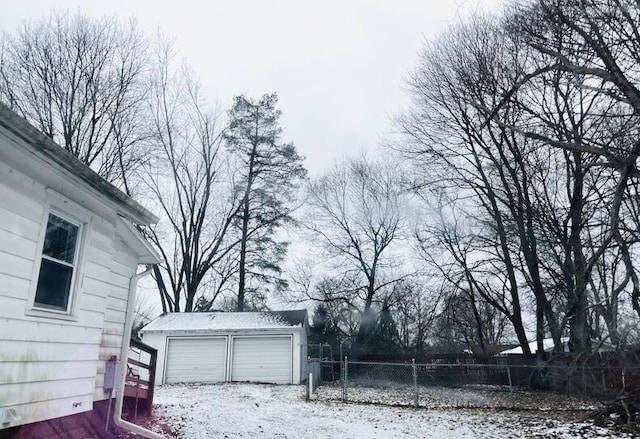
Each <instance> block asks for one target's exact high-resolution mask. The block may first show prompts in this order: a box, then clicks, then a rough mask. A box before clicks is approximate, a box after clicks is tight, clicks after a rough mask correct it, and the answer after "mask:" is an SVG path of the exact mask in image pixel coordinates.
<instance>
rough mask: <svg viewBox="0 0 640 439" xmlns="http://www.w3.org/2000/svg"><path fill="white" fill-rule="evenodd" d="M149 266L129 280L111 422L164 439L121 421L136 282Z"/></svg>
mask: <svg viewBox="0 0 640 439" xmlns="http://www.w3.org/2000/svg"><path fill="white" fill-rule="evenodd" d="M151 270H152V267H151V265H148V266H147V269H146V270H144V271H143V272H142V273H136V274H134V275H133V276H131V279H130V280H129V302H128V303H127V315H126V320H125V324H124V335H123V336H122V350H121V351H120V369H121V372H120V381H119V382H118V393H117V394H116V409H115V412H114V414H113V422H114V424H115V425H116V426H118V427H120V428H122V429H124V430H127V431H130V432H132V433H135V434H138V435H140V436H143V437H146V438H149V439H166V438H165V437H164V436H162V435H160V434H158V433H155V432H153V431H151V430H147V429H146V428H143V427H141V426H139V425H136V424H133V423H131V422H129V421H125V420H124V419H122V405H123V401H124V386H125V381H126V379H127V358H128V356H129V343H130V341H131V326H132V325H133V313H134V307H135V301H136V285H137V284H138V280H140V279H142V278H143V277H144V276H146V275H148V274H149V273H151Z"/></svg>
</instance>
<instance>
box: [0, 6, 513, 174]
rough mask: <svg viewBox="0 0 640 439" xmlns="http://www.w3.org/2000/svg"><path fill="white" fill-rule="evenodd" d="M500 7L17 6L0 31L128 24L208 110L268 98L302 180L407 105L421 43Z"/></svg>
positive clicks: (373, 136) (5, 11)
mask: <svg viewBox="0 0 640 439" xmlns="http://www.w3.org/2000/svg"><path fill="white" fill-rule="evenodd" d="M499 3H500V0H422V1H421V0H385V1H382V0H369V1H365V0H322V1H321V0H313V1H312V0H297V1H296V0H233V1H231V0H209V1H197V0H179V1H175V0H174V1H162V0H155V1H154V0H109V1H93V0H85V1H81V0H57V1H45V0H21V1H7V2H5V4H4V5H3V7H2V14H0V27H1V28H2V29H4V30H5V31H9V32H11V31H12V30H13V29H14V28H15V27H16V26H17V25H18V24H19V23H20V22H21V21H23V20H28V19H34V18H35V19H37V18H39V17H40V16H41V15H43V14H47V13H48V12H50V11H51V10H52V9H53V8H56V9H57V10H67V9H69V10H72V11H75V10H81V11H82V12H84V13H86V14H87V15H89V16H95V17H98V16H102V15H118V16H120V17H122V18H131V17H135V18H136V19H137V20H138V23H139V24H140V26H141V27H142V28H143V29H144V30H146V31H148V32H150V33H155V32H156V30H158V29H159V30H160V31H161V32H162V33H164V34H166V35H168V36H169V37H170V38H173V39H175V44H176V46H177V48H178V50H179V51H180V52H181V53H182V55H183V56H184V57H185V58H186V60H187V63H188V64H189V65H191V67H192V68H193V70H194V71H195V72H196V73H197V74H198V75H199V77H200V80H201V82H202V84H203V86H204V89H205V91H206V93H207V97H208V98H209V99H211V100H212V101H217V102H218V103H219V104H220V105H221V106H222V107H223V108H227V107H229V106H230V104H231V99H232V97H233V96H234V95H237V94H241V93H246V94H249V95H251V96H254V97H259V96H260V95H262V94H264V93H270V92H274V91H275V92H277V93H278V95H279V98H280V109H281V110H282V111H283V116H282V124H283V126H284V128H285V132H284V138H285V140H287V141H293V142H294V143H295V144H296V145H297V147H298V149H299V150H300V152H301V154H303V155H304V156H306V157H307V161H306V164H307V167H308V168H309V169H310V170H311V172H312V174H313V173H316V172H319V171H321V170H322V169H323V168H325V167H327V166H329V165H330V164H331V163H332V162H333V161H334V160H336V159H337V158H339V157H341V156H343V155H346V154H350V153H354V152H358V151H361V150H363V149H369V150H372V149H375V148H376V147H377V145H378V143H379V140H380V139H381V138H382V137H383V136H384V135H385V133H388V132H389V131H390V130H391V129H392V125H391V123H390V117H391V116H392V115H393V114H394V113H397V112H398V111H400V110H401V108H402V107H403V106H406V105H407V101H408V99H407V97H406V95H405V93H404V92H403V83H404V78H406V77H407V76H408V75H409V74H410V72H411V71H412V69H413V66H414V64H415V62H416V59H417V58H416V54H417V53H418V51H419V50H420V48H421V47H422V45H423V43H424V41H425V40H427V39H429V38H433V37H434V35H436V34H437V33H438V32H440V31H442V30H443V29H445V28H446V26H447V25H449V24H450V23H451V22H452V21H454V20H456V19H458V18H459V17H460V16H464V15H466V14H468V13H469V12H470V11H473V10H475V9H478V8H480V9H491V8H495V7H496V5H497V4H499Z"/></svg>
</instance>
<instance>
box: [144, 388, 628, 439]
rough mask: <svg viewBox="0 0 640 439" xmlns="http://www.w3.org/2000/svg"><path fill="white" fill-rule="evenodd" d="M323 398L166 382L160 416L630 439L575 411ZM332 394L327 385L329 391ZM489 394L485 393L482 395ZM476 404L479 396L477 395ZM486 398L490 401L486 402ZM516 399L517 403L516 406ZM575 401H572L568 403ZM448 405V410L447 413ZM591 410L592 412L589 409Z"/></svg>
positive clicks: (255, 429)
mask: <svg viewBox="0 0 640 439" xmlns="http://www.w3.org/2000/svg"><path fill="white" fill-rule="evenodd" d="M318 390H319V392H318V394H317V395H316V399H314V400H313V401H310V402H306V401H305V400H304V396H305V388H304V387H303V386H275V385H261V384H218V385H165V386H161V387H158V388H157V390H156V394H155V398H154V399H155V404H154V414H155V416H156V417H157V418H160V419H162V420H163V422H164V423H166V424H168V426H170V427H171V428H172V429H173V430H174V431H175V432H176V434H177V437H178V438H180V439H191V438H194V439H199V438H229V439H235V438H254V437H255V438H265V439H276V438H277V439H295V438H303V439H320V438H322V439H324V438H332V439H333V438H345V439H346V438H380V439H382V438H390V439H391V438H394V439H395V438H399V439H403V438H407V439H408V438H431V439H440V438H446V439H457V438H505V439H506V438H557V439H572V438H612V437H620V438H626V437H631V436H625V435H620V434H619V435H616V434H614V433H612V432H610V431H609V430H605V429H600V428H597V427H594V426H592V425H590V424H587V423H572V422H567V420H568V419H570V418H571V417H572V416H573V417H580V416H581V415H584V412H583V413H582V414H580V415H576V413H575V412H573V413H570V412H567V411H566V410H564V411H563V410H558V411H555V410H553V409H552V406H553V405H555V404H550V405H547V406H545V405H544V404H543V403H541V402H540V400H539V399H538V400H537V401H538V402H537V404H543V405H542V406H540V405H539V407H541V408H546V410H545V411H539V410H529V409H528V407H525V406H522V405H520V406H517V405H516V406H515V407H514V408H516V410H505V409H504V407H502V406H501V405H500V404H499V405H498V406H500V408H497V407H496V406H494V405H492V404H485V405H483V406H482V407H484V408H467V407H470V405H460V404H458V403H456V404H455V406H456V407H465V408H446V407H451V405H448V403H446V402H445V403H443V404H429V406H430V407H439V408H420V409H413V408H409V407H393V406H386V405H384V406H383V405H378V404H359V403H342V402H339V401H335V400H333V399H332V396H330V395H329V396H327V395H326V394H323V387H321V388H320V389H318ZM449 390H450V389H441V390H438V391H437V392H436V391H434V392H432V394H431V396H430V398H431V399H430V401H436V400H438V399H444V400H445V401H446V398H447V395H448V394H450V393H453V395H454V396H453V399H452V400H454V401H457V402H459V401H460V400H463V401H464V400H465V397H464V391H460V390H459V389H458V390H453V391H452V392H449ZM332 391H333V390H332V389H331V388H327V389H325V390H324V392H327V393H330V392H332ZM480 393H482V392H480ZM470 395H471V399H472V400H475V399H477V398H478V392H477V391H476V392H475V393H473V392H472V393H470ZM483 398H484V397H483ZM512 402H513V401H512ZM565 402H569V401H565ZM443 407H444V408H443ZM584 408H586V407H584Z"/></svg>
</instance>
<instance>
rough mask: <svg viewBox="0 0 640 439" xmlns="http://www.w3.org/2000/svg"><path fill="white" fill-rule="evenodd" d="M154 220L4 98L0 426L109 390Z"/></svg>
mask: <svg viewBox="0 0 640 439" xmlns="http://www.w3.org/2000/svg"><path fill="white" fill-rule="evenodd" d="M156 221H157V218H156V217H155V216H154V215H153V214H151V213H150V212H149V211H148V210H146V209H144V208H143V207H142V206H140V205H139V204H138V203H136V202H135V201H133V200H132V199H131V198H129V197H127V196H126V195H125V194H123V193H122V192H120V191H119V190H118V189H117V188H115V187H114V186H112V185H111V184H109V183H108V182H106V181H105V180H104V179H102V178H101V177H100V176H98V174H96V173H95V172H93V171H92V170H90V169H89V168H88V167H87V166H85V165H84V164H82V163H81V162H80V161H79V160H77V159H76V158H75V157H73V156H72V155H71V154H69V153H67V152H66V151H65V150H63V149H62V148H60V147H59V146H58V145H56V144H55V143H54V142H53V141H51V140H50V139H49V138H48V137H46V136H45V135H43V134H42V133H41V132H39V131H38V130H36V129H35V128H34V127H33V126H31V125H30V124H29V123H27V122H26V121H25V120H24V119H22V118H20V117H18V116H17V115H16V114H15V113H13V112H12V111H11V110H9V109H8V108H7V107H5V106H4V105H1V104H0V433H2V430H3V429H6V428H10V427H15V426H17V425H23V424H28V423H34V422H39V421H44V420H50V419H52V418H57V417H63V416H68V415H74V414H78V413H81V412H85V411H89V410H92V408H93V405H94V403H97V402H99V401H103V400H105V399H107V398H109V393H107V392H106V391H105V389H104V378H105V368H106V364H107V361H108V360H109V359H110V358H111V357H113V356H115V357H120V356H121V348H122V347H123V344H124V343H126V345H125V346H128V340H129V334H128V333H127V331H126V330H125V323H128V316H130V315H131V314H132V313H131V310H132V308H131V304H132V302H133V300H134V297H133V295H134V294H135V279H136V269H137V268H138V266H139V265H141V264H153V263H156V262H157V256H156V255H155V253H154V251H153V249H152V248H151V247H150V246H149V244H148V243H147V242H146V241H145V240H144V239H143V237H142V236H141V235H140V234H139V233H138V231H137V230H136V228H135V227H134V226H133V225H134V224H135V225H142V226H145V225H149V224H151V223H154V222H156ZM132 285H133V286H132Z"/></svg>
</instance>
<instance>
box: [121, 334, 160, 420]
mask: <svg viewBox="0 0 640 439" xmlns="http://www.w3.org/2000/svg"><path fill="white" fill-rule="evenodd" d="M130 346H131V348H132V349H138V350H139V351H140V352H145V353H147V354H148V356H149V362H148V363H146V362H144V361H140V360H136V359H134V358H131V350H130V351H129V358H127V378H126V381H125V387H124V396H125V401H126V402H127V404H126V405H127V406H129V407H132V408H133V417H134V419H135V418H136V417H137V415H138V414H139V412H140V410H141V411H142V414H144V415H146V416H148V415H150V414H151V407H152V406H153V390H154V382H155V378H156V363H157V358H158V351H157V350H156V349H154V348H152V347H151V346H149V345H146V344H144V343H142V342H141V341H138V340H134V339H131V345H130ZM140 357H142V355H141V356H140ZM142 371H147V372H146V373H144V378H146V379H143V378H142V377H141V376H140V375H141V372H142Z"/></svg>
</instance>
